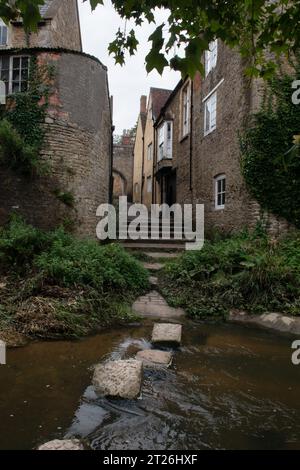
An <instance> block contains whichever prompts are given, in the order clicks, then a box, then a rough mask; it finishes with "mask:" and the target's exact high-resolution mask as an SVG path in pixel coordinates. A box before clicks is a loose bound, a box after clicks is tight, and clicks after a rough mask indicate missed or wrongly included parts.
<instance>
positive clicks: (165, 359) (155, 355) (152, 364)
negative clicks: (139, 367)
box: [136, 349, 173, 368]
mask: <svg viewBox="0 0 300 470" xmlns="http://www.w3.org/2000/svg"><path fill="white" fill-rule="evenodd" d="M172 357H173V355H172V353H171V352H168V351H159V350H157V349H145V350H144V351H139V352H138V353H137V355H136V358H137V359H138V360H140V361H142V362H143V366H144V367H147V368H157V367H170V365H171V364H172Z"/></svg>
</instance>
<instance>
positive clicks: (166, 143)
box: [153, 41, 287, 235]
mask: <svg viewBox="0 0 300 470" xmlns="http://www.w3.org/2000/svg"><path fill="white" fill-rule="evenodd" d="M203 62H204V66H205V76H203V77H202V76H201V75H200V74H197V75H196V77H195V78H194V80H189V79H186V80H181V81H180V82H179V83H178V85H177V87H176V88H175V90H174V91H173V92H172V93H171V95H170V96H169V98H168V99H167V101H166V103H165V105H164V106H163V107H162V109H161V112H160V114H159V116H158V118H157V119H156V121H155V124H154V128H155V136H154V141H155V151H154V157H153V168H154V177H155V184H154V194H153V202H155V203H157V204H161V203H167V204H169V205H172V204H173V203H175V202H177V203H180V204H184V203H193V204H196V203H198V204H204V206H205V227H206V231H207V232H208V233H209V232H213V231H214V230H221V231H225V232H231V231H238V230H241V229H243V228H244V227H250V228H254V227H255V225H256V224H257V221H258V220H259V219H260V218H261V216H262V211H261V208H260V206H259V205H258V203H257V202H256V201H254V200H253V199H252V198H251V197H250V195H249V193H248V191H247V188H246V186H245V182H244V179H243V176H242V173H241V167H240V147H239V133H240V132H241V131H242V130H243V129H244V126H245V125H246V122H247V118H248V117H249V115H250V114H251V113H253V112H255V111H256V110H257V109H258V107H259V104H260V102H261V97H262V89H263V87H262V86H261V83H260V82H259V81H258V80H252V81H251V80H250V79H249V78H247V77H246V76H245V73H244V70H245V66H246V64H245V62H244V60H243V59H242V58H241V56H240V55H239V54H238V53H236V52H234V51H232V50H231V49H229V48H228V47H226V46H225V45H224V44H223V43H221V42H220V41H214V42H213V43H212V44H211V45H210V50H209V51H207V53H206V54H205V57H204V58H203ZM264 219H265V221H266V223H267V228H268V229H269V231H270V232H271V233H274V234H276V235H277V234H278V233H280V232H281V231H282V230H283V229H286V228H287V224H286V222H285V221H282V220H278V219H277V218H276V217H274V216H272V215H270V214H264Z"/></svg>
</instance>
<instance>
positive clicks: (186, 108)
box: [181, 82, 191, 139]
mask: <svg viewBox="0 0 300 470" xmlns="http://www.w3.org/2000/svg"><path fill="white" fill-rule="evenodd" d="M190 130H191V86H190V82H188V83H187V84H186V85H185V86H184V87H183V88H182V91H181V138H182V139H184V138H185V137H186V136H188V135H189V133H190Z"/></svg>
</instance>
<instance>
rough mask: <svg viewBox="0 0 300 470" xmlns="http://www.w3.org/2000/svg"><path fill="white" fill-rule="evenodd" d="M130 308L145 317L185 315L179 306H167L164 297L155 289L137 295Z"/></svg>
mask: <svg viewBox="0 0 300 470" xmlns="http://www.w3.org/2000/svg"><path fill="white" fill-rule="evenodd" d="M132 309H133V311H134V312H135V313H137V314H138V315H140V316H142V317H146V318H161V319H166V318H168V319H169V318H170V319H172V318H174V319H176V318H180V317H183V316H184V315H185V312H184V310H182V309H181V308H173V307H169V305H168V304H167V302H166V301H165V299H164V298H163V297H162V296H161V295H160V294H159V293H158V292H157V291H155V290H154V291H151V292H149V294H147V295H143V296H142V297H139V298H138V299H137V300H136V301H135V302H134V304H133V306H132Z"/></svg>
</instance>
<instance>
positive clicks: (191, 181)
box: [190, 80, 194, 192]
mask: <svg viewBox="0 0 300 470" xmlns="http://www.w3.org/2000/svg"><path fill="white" fill-rule="evenodd" d="M193 119H194V81H193V80H192V81H191V123H190V191H191V192H192V191H193V129H194V121H193Z"/></svg>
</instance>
